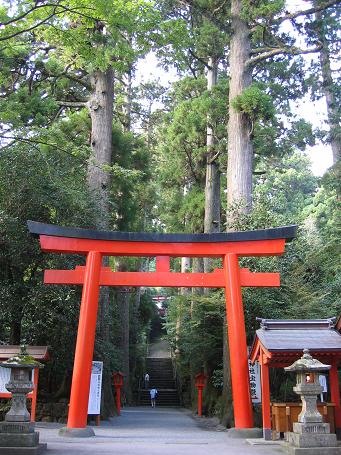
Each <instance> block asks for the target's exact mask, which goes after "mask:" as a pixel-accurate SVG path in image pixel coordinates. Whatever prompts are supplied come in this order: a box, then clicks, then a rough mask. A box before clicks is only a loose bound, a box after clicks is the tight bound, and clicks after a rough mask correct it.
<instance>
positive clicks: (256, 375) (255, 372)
mask: <svg viewBox="0 0 341 455" xmlns="http://www.w3.org/2000/svg"><path fill="white" fill-rule="evenodd" d="M249 376H250V391H251V400H252V403H261V402H262V389H261V382H260V365H259V362H255V363H254V365H252V364H251V362H250V360H249Z"/></svg>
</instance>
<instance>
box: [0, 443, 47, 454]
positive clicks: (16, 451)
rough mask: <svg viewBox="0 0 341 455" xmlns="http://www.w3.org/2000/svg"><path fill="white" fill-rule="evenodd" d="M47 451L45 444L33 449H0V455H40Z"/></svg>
mask: <svg viewBox="0 0 341 455" xmlns="http://www.w3.org/2000/svg"><path fill="white" fill-rule="evenodd" d="M46 449H47V444H38V445H37V446H35V447H0V455H41V454H42V453H43V452H45V450H46Z"/></svg>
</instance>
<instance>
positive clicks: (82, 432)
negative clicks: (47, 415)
mask: <svg viewBox="0 0 341 455" xmlns="http://www.w3.org/2000/svg"><path fill="white" fill-rule="evenodd" d="M58 434H59V436H63V437H65V438H91V437H92V436H95V432H94V430H93V429H92V428H88V427H85V428H68V427H63V428H61V429H60V430H59V432H58Z"/></svg>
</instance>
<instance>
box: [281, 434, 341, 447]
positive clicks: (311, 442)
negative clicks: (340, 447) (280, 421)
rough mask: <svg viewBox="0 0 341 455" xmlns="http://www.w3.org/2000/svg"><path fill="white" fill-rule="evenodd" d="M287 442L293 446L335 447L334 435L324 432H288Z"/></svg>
mask: <svg viewBox="0 0 341 455" xmlns="http://www.w3.org/2000/svg"><path fill="white" fill-rule="evenodd" d="M288 443H289V444H291V445H293V446H294V447H301V448H305V447H337V441H336V435H335V434H334V433H332V434H324V433H317V434H316V433H302V434H300V433H289V435H288Z"/></svg>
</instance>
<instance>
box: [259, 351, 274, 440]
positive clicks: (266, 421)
mask: <svg viewBox="0 0 341 455" xmlns="http://www.w3.org/2000/svg"><path fill="white" fill-rule="evenodd" d="M259 357H260V367H261V387H262V416H263V432H264V430H269V431H271V411H270V380H269V365H268V364H267V363H265V362H264V360H265V358H266V356H265V354H264V353H262V352H260V356H259Z"/></svg>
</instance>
